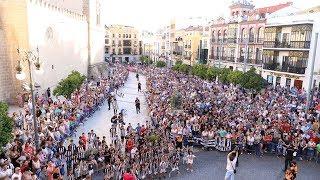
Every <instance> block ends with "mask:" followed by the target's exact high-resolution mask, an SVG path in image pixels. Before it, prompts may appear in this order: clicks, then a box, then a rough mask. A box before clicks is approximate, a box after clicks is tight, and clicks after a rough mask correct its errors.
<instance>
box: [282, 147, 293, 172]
mask: <svg viewBox="0 0 320 180" xmlns="http://www.w3.org/2000/svg"><path fill="white" fill-rule="evenodd" d="M294 153H295V152H294V149H293V146H292V145H289V146H288V148H287V151H286V155H285V161H284V170H283V171H284V172H285V171H286V170H287V168H288V167H290V165H291V161H292V160H293V155H294Z"/></svg>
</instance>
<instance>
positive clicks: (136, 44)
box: [105, 25, 141, 62]
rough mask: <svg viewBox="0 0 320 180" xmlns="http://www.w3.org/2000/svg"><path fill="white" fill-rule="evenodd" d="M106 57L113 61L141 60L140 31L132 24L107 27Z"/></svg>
mask: <svg viewBox="0 0 320 180" xmlns="http://www.w3.org/2000/svg"><path fill="white" fill-rule="evenodd" d="M105 31H106V35H105V58H106V60H111V61H113V62H115V61H119V62H133V61H137V60H139V57H140V54H141V52H140V51H141V49H140V48H141V43H140V37H139V32H138V30H137V29H135V28H134V27H132V26H123V25H111V26H106V27H105Z"/></svg>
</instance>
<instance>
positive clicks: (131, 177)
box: [122, 168, 136, 180]
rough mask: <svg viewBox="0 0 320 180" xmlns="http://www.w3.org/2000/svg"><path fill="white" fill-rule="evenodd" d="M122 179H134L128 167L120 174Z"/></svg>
mask: <svg viewBox="0 0 320 180" xmlns="http://www.w3.org/2000/svg"><path fill="white" fill-rule="evenodd" d="M122 178H123V180H136V177H135V175H134V173H132V172H131V170H130V168H127V170H126V172H125V173H124V174H123V176H122Z"/></svg>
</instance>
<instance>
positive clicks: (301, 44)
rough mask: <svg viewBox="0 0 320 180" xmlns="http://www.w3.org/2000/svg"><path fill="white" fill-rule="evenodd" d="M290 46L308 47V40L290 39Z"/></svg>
mask: <svg viewBox="0 0 320 180" xmlns="http://www.w3.org/2000/svg"><path fill="white" fill-rule="evenodd" d="M290 46H291V48H298V49H310V41H291V42H290Z"/></svg>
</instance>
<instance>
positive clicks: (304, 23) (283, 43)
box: [262, 11, 320, 92]
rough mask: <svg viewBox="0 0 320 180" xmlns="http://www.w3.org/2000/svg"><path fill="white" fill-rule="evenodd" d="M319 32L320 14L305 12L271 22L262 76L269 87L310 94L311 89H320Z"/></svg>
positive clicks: (266, 32) (266, 30)
mask: <svg viewBox="0 0 320 180" xmlns="http://www.w3.org/2000/svg"><path fill="white" fill-rule="evenodd" d="M319 32H320V13H319V12H314V11H302V12H298V13H294V14H292V13H290V15H286V14H285V15H275V16H274V17H272V18H269V19H268V22H267V24H266V28H265V31H264V43H263V69H262V76H263V77H264V78H265V79H266V80H267V81H268V83H269V84H272V85H274V86H276V85H280V86H283V87H296V88H297V89H305V90H306V91H307V92H309V87H312V86H319V83H320V77H319V73H320V53H319V52H318V50H319V47H320V45H319V38H318V39H316V33H319ZM316 44H318V46H316ZM314 52H316V55H314ZM313 62H314V63H313ZM313 64H314V65H313ZM312 77H313V78H312Z"/></svg>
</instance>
